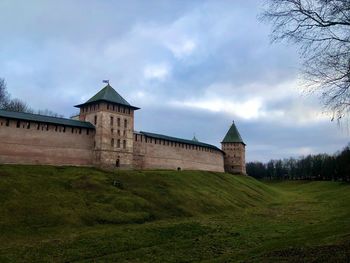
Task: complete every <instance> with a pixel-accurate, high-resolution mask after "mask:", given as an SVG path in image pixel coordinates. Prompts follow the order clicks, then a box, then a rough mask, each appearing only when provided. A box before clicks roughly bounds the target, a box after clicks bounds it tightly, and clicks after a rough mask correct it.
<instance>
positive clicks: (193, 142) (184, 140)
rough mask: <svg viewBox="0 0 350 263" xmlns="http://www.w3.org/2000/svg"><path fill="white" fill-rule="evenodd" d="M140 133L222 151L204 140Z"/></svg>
mask: <svg viewBox="0 0 350 263" xmlns="http://www.w3.org/2000/svg"><path fill="white" fill-rule="evenodd" d="M140 133H141V134H143V135H145V136H146V137H150V138H154V139H161V140H166V141H172V142H178V143H184V144H190V145H195V146H201V147H207V148H210V149H213V150H216V151H220V152H222V150H221V149H219V148H218V147H216V146H214V145H211V144H207V143H204V142H199V141H193V140H186V139H181V138H176V137H171V136H166V135H162V134H157V133H151V132H144V131H140Z"/></svg>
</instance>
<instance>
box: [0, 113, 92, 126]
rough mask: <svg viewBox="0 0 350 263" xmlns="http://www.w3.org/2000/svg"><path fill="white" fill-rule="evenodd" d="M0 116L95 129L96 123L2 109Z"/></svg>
mask: <svg viewBox="0 0 350 263" xmlns="http://www.w3.org/2000/svg"><path fill="white" fill-rule="evenodd" d="M0 117H3V118H8V119H16V120H25V121H34V122H40V123H51V124H59V125H65V126H71V127H79V128H87V129H95V126H94V125H92V124H91V123H90V122H86V121H77V120H72V119H65V118H57V117H51V116H45V115H39V114H31V113H24V112H14V111H6V110H0Z"/></svg>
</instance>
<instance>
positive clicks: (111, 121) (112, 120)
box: [110, 116, 114, 126]
mask: <svg viewBox="0 0 350 263" xmlns="http://www.w3.org/2000/svg"><path fill="white" fill-rule="evenodd" d="M113 122H114V119H113V117H112V116H111V120H110V123H111V126H113Z"/></svg>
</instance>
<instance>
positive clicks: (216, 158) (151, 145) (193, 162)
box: [134, 134, 224, 172]
mask: <svg viewBox="0 0 350 263" xmlns="http://www.w3.org/2000/svg"><path fill="white" fill-rule="evenodd" d="M136 136H137V140H136ZM141 140H142V141H141ZM134 168H136V169H177V168H181V169H182V170H207V171H217V172H223V171H224V156H223V153H222V152H221V151H217V150H213V149H208V148H205V147H193V146H189V145H186V144H179V143H176V144H175V143H172V145H171V143H169V145H168V142H167V141H163V140H159V139H158V140H157V142H155V139H150V138H147V143H146V138H145V136H143V135H141V134H134Z"/></svg>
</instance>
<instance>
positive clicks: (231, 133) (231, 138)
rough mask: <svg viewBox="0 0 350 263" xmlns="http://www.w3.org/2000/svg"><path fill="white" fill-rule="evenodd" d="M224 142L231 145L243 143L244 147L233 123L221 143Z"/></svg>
mask: <svg viewBox="0 0 350 263" xmlns="http://www.w3.org/2000/svg"><path fill="white" fill-rule="evenodd" d="M226 142H231V143H232V142H238V143H243V144H244V145H245V143H244V142H243V139H242V137H241V135H240V134H239V132H238V130H237V127H236V125H235V122H232V125H231V127H230V129H229V130H228V132H227V133H226V135H225V138H224V139H223V140H222V143H226Z"/></svg>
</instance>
